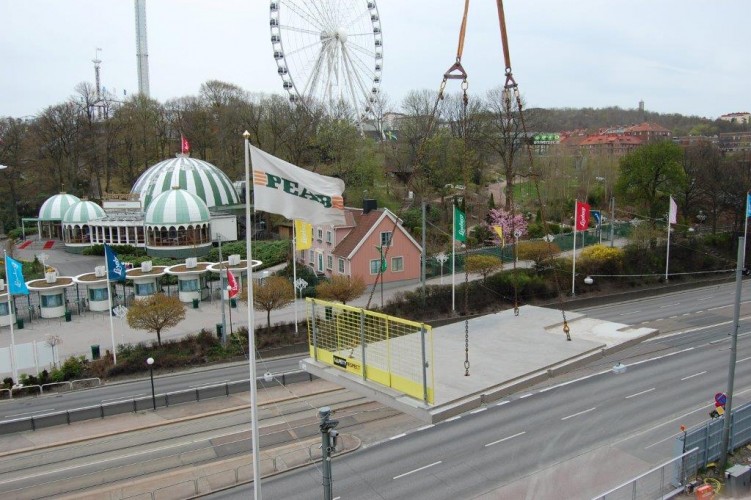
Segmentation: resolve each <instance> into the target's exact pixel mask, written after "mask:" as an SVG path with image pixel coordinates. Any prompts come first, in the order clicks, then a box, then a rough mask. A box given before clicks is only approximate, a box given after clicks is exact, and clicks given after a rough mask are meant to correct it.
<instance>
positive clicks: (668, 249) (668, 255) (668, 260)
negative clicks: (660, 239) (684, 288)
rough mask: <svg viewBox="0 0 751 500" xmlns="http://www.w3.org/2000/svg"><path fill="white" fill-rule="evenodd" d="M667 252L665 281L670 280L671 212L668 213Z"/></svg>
mask: <svg viewBox="0 0 751 500" xmlns="http://www.w3.org/2000/svg"><path fill="white" fill-rule="evenodd" d="M667 246H668V247H667V250H666V252H667V253H666V254H665V281H667V280H668V266H669V265H670V214H668V245H667Z"/></svg>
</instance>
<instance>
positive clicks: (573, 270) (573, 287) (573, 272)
mask: <svg viewBox="0 0 751 500" xmlns="http://www.w3.org/2000/svg"><path fill="white" fill-rule="evenodd" d="M578 216H579V201H578V200H577V201H575V202H574V265H573V267H572V268H571V296H574V295H576V218H577V217H578Z"/></svg>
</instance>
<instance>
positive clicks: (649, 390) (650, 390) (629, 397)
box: [626, 387, 655, 399]
mask: <svg viewBox="0 0 751 500" xmlns="http://www.w3.org/2000/svg"><path fill="white" fill-rule="evenodd" d="M654 390H655V388H654V387H652V388H651V389H647V390H646V391H641V392H637V393H636V394H632V395H630V396H626V399H631V398H635V397H636V396H641V395H642V394H646V393H648V392H652V391H654Z"/></svg>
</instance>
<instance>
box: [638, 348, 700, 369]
mask: <svg viewBox="0 0 751 500" xmlns="http://www.w3.org/2000/svg"><path fill="white" fill-rule="evenodd" d="M693 350H694V348H693V347H689V348H686V349H682V350H680V351H675V352H669V353H667V354H663V355H662V356H657V357H656V358H649V359H642V360H641V361H634V362H633V363H629V364H628V366H637V365H641V364H644V363H649V362H650V361H657V360H658V359H663V358H668V357H670V356H675V355H676V354H683V353H684V352H688V351H693Z"/></svg>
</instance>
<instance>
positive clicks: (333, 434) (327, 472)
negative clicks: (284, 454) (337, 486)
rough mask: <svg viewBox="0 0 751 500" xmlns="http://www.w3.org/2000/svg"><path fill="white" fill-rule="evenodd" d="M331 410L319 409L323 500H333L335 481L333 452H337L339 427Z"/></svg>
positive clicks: (326, 407)
mask: <svg viewBox="0 0 751 500" xmlns="http://www.w3.org/2000/svg"><path fill="white" fill-rule="evenodd" d="M330 416H331V408H329V407H328V406H324V407H322V408H319V409H318V417H319V418H320V419H321V425H320V428H321V474H322V475H323V500H333V498H334V494H333V489H332V486H333V480H332V477H331V452H332V451H336V441H337V437H338V436H339V432H337V431H335V430H334V428H335V427H336V426H337V425H339V421H338V420H332V419H330V418H329V417H330Z"/></svg>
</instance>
